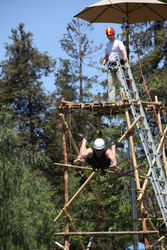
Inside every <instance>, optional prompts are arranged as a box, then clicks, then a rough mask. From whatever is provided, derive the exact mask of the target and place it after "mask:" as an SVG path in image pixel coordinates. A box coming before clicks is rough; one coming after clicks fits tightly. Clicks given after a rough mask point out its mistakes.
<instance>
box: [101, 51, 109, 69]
mask: <svg viewBox="0 0 167 250" xmlns="http://www.w3.org/2000/svg"><path fill="white" fill-rule="evenodd" d="M108 56H109V54H106V55H105V57H104V59H103V64H102V66H101V71H102V72H105V69H104V65H105V64H106V63H107V62H108Z"/></svg>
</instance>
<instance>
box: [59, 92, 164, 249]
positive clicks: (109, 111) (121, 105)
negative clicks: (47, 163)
mask: <svg viewBox="0 0 167 250" xmlns="http://www.w3.org/2000/svg"><path fill="white" fill-rule="evenodd" d="M133 102H134V103H137V100H133ZM141 103H142V105H143V108H144V109H145V110H147V111H150V110H153V107H152V103H150V102H141ZM130 105H131V104H129V101H128V99H127V98H126V97H124V98H122V102H113V103H111V102H108V103H102V102H100V94H99V93H98V103H79V104H77V103H72V102H68V101H65V100H62V102H61V106H60V107H59V109H60V110H61V111H64V110H65V109H80V110H81V111H82V110H90V111H92V112H97V117H98V129H96V128H95V127H94V126H93V125H92V124H90V123H88V124H89V125H90V126H91V127H92V128H93V129H94V130H95V131H97V135H98V137H103V138H104V139H105V140H106V141H108V142H109V143H110V144H111V142H110V141H109V140H108V139H107V138H106V137H104V136H103V135H102V136H100V132H101V131H100V118H101V116H102V115H114V114H120V113H123V112H125V115H126V119H127V125H128V129H127V130H126V131H125V132H124V134H123V135H122V137H121V138H120V139H119V140H118V142H121V141H123V140H124V139H125V138H126V137H127V136H129V138H130V143H131V150H132V160H131V159H130V158H129V157H127V156H126V155H125V154H124V153H123V152H121V151H120V150H118V149H117V148H116V151H117V153H119V154H120V155H121V156H122V157H123V158H124V159H125V160H127V162H129V163H130V164H132V165H133V167H134V169H133V170H129V171H127V172H125V173H120V172H118V171H117V172H116V171H108V170H106V172H107V173H111V174H115V175H116V176H114V177H112V178H110V179H108V180H105V181H100V172H101V171H100V170H98V171H96V172H93V173H92V174H91V175H90V176H89V175H88V173H87V170H92V168H89V167H85V166H84V164H82V166H75V165H69V164H60V163H54V165H56V166H62V167H65V168H67V170H68V168H77V169H81V170H83V171H84V172H85V175H86V178H87V180H86V181H85V183H84V184H83V185H82V186H81V187H80V189H79V190H78V191H77V192H76V193H75V195H74V196H73V197H72V199H71V200H70V201H69V202H68V203H67V204H65V205H64V208H63V209H62V210H61V212H60V213H59V214H58V216H57V217H56V218H55V220H54V222H56V221H57V220H58V219H59V217H60V216H61V215H62V214H63V213H64V214H65V215H66V217H67V218H68V220H69V221H70V223H71V225H72V227H73V229H74V231H75V232H68V231H65V232H61V233H54V235H55V236H64V237H70V236H75V235H76V236H77V237H78V239H79V241H81V239H80V237H79V236H80V235H85V236H86V235H91V238H90V240H89V243H88V245H87V248H86V250H89V249H90V247H91V245H92V244H94V243H93V238H94V236H95V235H96V236H97V245H96V247H97V249H102V248H101V236H102V235H126V234H128V235H135V234H141V235H143V236H144V238H145V245H146V249H151V248H152V247H154V246H155V245H157V244H159V243H160V242H161V241H162V246H163V247H164V250H167V247H166V246H165V244H164V242H163V239H164V238H165V237H164V236H163V237H160V235H159V231H158V230H156V228H155V227H154V225H153V223H152V221H151V220H153V219H154V218H149V217H148V215H147V216H144V214H147V213H146V211H145V209H144V206H143V201H142V196H143V194H144V191H145V188H146V185H147V182H148V179H149V175H150V173H151V172H150V173H149V171H148V173H147V175H145V176H139V174H138V170H140V169H139V168H140V167H142V165H140V166H137V162H136V156H135V150H134V144H133V135H132V133H131V131H132V129H133V127H134V126H135V125H136V123H137V122H138V121H139V120H140V119H141V118H142V116H139V117H137V119H136V120H135V121H134V122H133V123H132V124H130V119H129V111H130V110H129V107H130ZM153 105H154V108H155V110H156V111H157V112H158V116H159V120H160V114H163V109H164V108H165V106H164V105H163V103H162V102H158V99H156V98H155V102H153ZM60 118H61V120H62V124H63V126H64V129H65V131H66V132H67V133H68V136H69V139H70V141H71V143H72V145H73V147H74V150H75V152H76V154H77V155H78V154H79V151H78V149H77V147H76V145H75V143H74V140H73V137H72V135H71V132H70V130H69V128H68V125H67V123H66V122H65V118H64V117H63V115H62V114H60ZM159 130H160V128H159ZM166 130H167V127H166V129H165V131H164V133H161V136H162V137H161V140H160V143H159V146H158V149H157V151H158V152H159V150H160V148H161V147H162V151H163V144H164V143H163V140H164V136H165V133H166ZM160 132H162V130H160ZM163 159H164V163H165V165H164V168H165V171H166V176H167V163H166V156H165V154H164V153H163ZM154 162H155V157H154V159H153V161H152V163H154ZM149 170H150V169H149ZM131 172H134V173H135V174H134V175H132V174H130V173H131ZM141 172H142V171H141ZM96 173H98V192H97V193H96V191H95V189H94V187H93V184H92V182H91V178H92V177H93V176H94V174H96ZM122 176H134V177H135V179H136V184H137V190H138V191H139V192H140V194H139V197H140V198H139V197H138V199H139V200H138V201H140V209H141V216H142V218H138V219H122V220H121V219H112V218H107V215H106V213H105V211H104V209H103V206H102V204H101V201H100V185H101V184H102V183H105V182H108V181H111V180H114V179H117V178H119V177H122ZM139 178H143V179H145V181H144V184H143V187H142V189H141V187H140V181H139ZM87 183H89V184H90V187H91V189H92V192H93V194H94V195H95V198H96V200H97V203H98V205H99V209H98V212H97V228H96V231H95V232H77V230H76V229H75V226H74V224H73V223H72V220H71V218H70V215H69V214H68V207H69V205H70V204H71V202H72V201H73V200H74V199H75V198H76V197H77V195H78V194H79V193H80V192H81V191H82V189H83V188H84V187H85V186H86V185H87ZM101 212H102V213H103V216H104V218H101V216H100V215H101ZM160 219H161V220H163V218H156V220H160ZM140 220H141V221H142V225H143V231H124V232H100V226H101V223H103V222H106V221H117V222H118V221H130V222H134V221H135V222H138V221H140ZM146 221H148V222H149V224H150V225H151V227H152V229H153V231H151V230H147V227H146ZM149 234H156V235H157V237H158V240H157V241H156V242H154V243H153V244H152V245H149V243H148V235H149ZM81 242H82V241H81ZM81 242H80V243H81ZM82 244H83V243H81V245H82ZM60 246H61V245H60ZM62 249H66V248H64V247H63V246H62ZM82 249H84V250H85V247H84V246H82ZM67 250H68V249H67Z"/></svg>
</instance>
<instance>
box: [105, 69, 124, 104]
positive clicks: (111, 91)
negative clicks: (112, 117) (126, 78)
mask: <svg viewBox="0 0 167 250" xmlns="http://www.w3.org/2000/svg"><path fill="white" fill-rule="evenodd" d="M107 76H108V97H109V101H110V102H115V88H116V87H117V84H118V86H119V89H120V95H121V94H122V91H124V84H123V81H122V76H121V73H120V71H119V70H117V71H112V70H110V69H108V73H107Z"/></svg>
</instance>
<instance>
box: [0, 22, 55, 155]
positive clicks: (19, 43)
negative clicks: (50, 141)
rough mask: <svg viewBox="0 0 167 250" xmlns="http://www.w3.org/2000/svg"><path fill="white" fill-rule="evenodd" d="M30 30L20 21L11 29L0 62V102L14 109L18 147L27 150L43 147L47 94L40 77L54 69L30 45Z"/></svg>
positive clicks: (43, 54) (31, 41)
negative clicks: (18, 138)
mask: <svg viewBox="0 0 167 250" xmlns="http://www.w3.org/2000/svg"><path fill="white" fill-rule="evenodd" d="M32 37H33V35H32V33H30V32H28V33H26V32H25V31H24V24H22V23H20V24H19V27H18V28H17V29H12V36H10V37H9V38H10V39H11V40H12V41H13V43H12V44H9V45H8V44H6V46H5V49H6V57H7V59H6V60H5V61H2V62H1V65H0V67H1V76H2V78H1V81H0V99H1V101H0V103H1V105H2V104H3V103H5V104H11V105H12V106H13V107H14V108H15V117H14V119H15V121H16V125H17V130H18V132H19V133H20V135H21V146H24V147H27V145H28V144H29V146H30V148H31V149H33V150H34V149H36V148H37V147H38V148H43V138H42V137H43V130H42V129H43V127H44V126H45V124H44V122H45V112H46V110H47V108H48V106H49V103H48V97H47V96H46V94H45V92H44V89H43V88H42V81H41V78H42V76H48V75H49V73H51V72H53V70H54V68H55V61H54V60H53V59H52V58H51V57H49V56H48V53H47V52H44V53H40V52H39V51H38V49H37V48H36V47H35V46H34V45H33V39H32Z"/></svg>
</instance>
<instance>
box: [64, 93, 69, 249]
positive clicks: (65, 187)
mask: <svg viewBox="0 0 167 250" xmlns="http://www.w3.org/2000/svg"><path fill="white" fill-rule="evenodd" d="M62 100H63V98H62ZM62 115H63V117H64V114H62ZM62 132H63V133H62V143H63V154H64V164H67V162H68V160H67V149H66V135H65V131H64V129H63V126H62ZM64 194H65V195H64V202H65V206H66V205H67V204H68V169H65V171H64ZM65 231H66V232H69V222H68V220H67V218H66V216H65ZM65 248H66V249H67V250H69V237H68V236H67V237H65Z"/></svg>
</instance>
